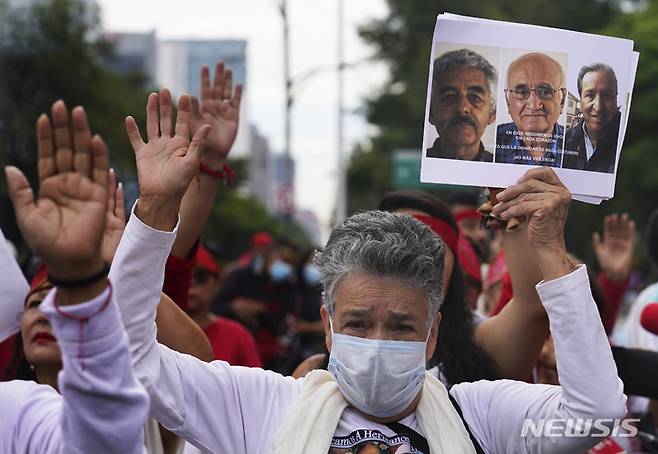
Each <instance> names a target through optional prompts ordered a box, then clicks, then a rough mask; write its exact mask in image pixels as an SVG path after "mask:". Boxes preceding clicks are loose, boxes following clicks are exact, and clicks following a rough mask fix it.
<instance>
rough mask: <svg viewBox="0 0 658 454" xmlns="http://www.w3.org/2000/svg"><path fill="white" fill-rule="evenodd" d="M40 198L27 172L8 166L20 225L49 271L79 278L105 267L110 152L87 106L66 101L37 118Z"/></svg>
mask: <svg viewBox="0 0 658 454" xmlns="http://www.w3.org/2000/svg"><path fill="white" fill-rule="evenodd" d="M37 140H38V156H39V157H38V159H39V161H38V169H39V186H40V187H39V197H38V199H36V200H35V197H34V193H33V192H32V189H31V188H30V184H29V183H28V181H27V179H26V178H25V175H23V173H22V172H21V171H20V170H18V169H17V168H15V167H6V168H5V172H6V176H7V184H8V187H9V195H10V197H11V200H12V202H13V204H14V209H15V211H16V219H17V221H18V226H19V228H20V230H21V233H22V234H23V237H24V238H25V241H27V244H28V246H29V247H30V249H31V250H32V252H33V253H34V254H35V255H37V256H39V257H41V258H42V259H43V261H44V262H45V263H46V265H47V266H48V268H49V271H50V274H51V275H52V276H54V277H55V278H57V279H61V280H76V279H79V278H81V277H86V276H89V275H93V274H94V273H97V272H99V271H100V270H102V269H103V266H104V265H103V259H102V257H101V254H100V247H101V239H102V236H103V231H104V228H105V211H106V206H107V178H108V162H109V159H108V153H107V147H106V146H105V143H104V142H103V140H102V139H101V138H100V137H99V136H98V135H95V136H93V137H92V135H91V131H90V129H89V124H88V122H87V116H86V114H85V111H84V109H83V108H82V107H76V108H75V109H73V111H72V112H71V118H70V119H69V114H68V111H67V108H66V105H65V104H64V102H63V101H57V102H56V103H55V104H53V107H52V125H51V122H50V120H49V119H48V117H47V116H46V114H43V115H41V117H39V119H38V120H37Z"/></svg>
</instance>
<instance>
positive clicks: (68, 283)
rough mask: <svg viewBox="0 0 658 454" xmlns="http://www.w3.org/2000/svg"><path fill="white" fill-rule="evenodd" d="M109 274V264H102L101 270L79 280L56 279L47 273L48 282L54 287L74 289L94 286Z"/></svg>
mask: <svg viewBox="0 0 658 454" xmlns="http://www.w3.org/2000/svg"><path fill="white" fill-rule="evenodd" d="M109 272H110V264H109V263H107V262H104V263H103V269H102V270H100V271H99V272H97V273H96V274H92V275H91V276H86V277H82V278H80V279H71V280H67V279H57V278H56V277H54V276H53V275H52V274H50V273H48V281H50V283H51V284H53V285H54V286H55V287H61V288H76V287H85V286H87V285H91V284H94V283H96V282H98V281H100V280H101V279H105V278H106V277H107V275H108V274H109Z"/></svg>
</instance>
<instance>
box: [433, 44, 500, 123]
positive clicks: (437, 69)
mask: <svg viewBox="0 0 658 454" xmlns="http://www.w3.org/2000/svg"><path fill="white" fill-rule="evenodd" d="M455 66H465V67H467V68H478V69H479V70H481V71H482V72H483V73H484V77H485V78H486V79H487V82H489V92H490V93H491V109H492V110H493V109H495V108H496V87H497V85H498V71H496V68H494V66H493V65H492V64H491V63H489V62H488V61H487V59H486V58H484V57H483V56H482V55H480V54H478V53H477V52H475V51H473V50H470V49H459V50H452V51H450V52H446V53H445V54H443V55H441V56H440V57H438V58H437V59H435V60H434V66H433V68H432V93H434V91H435V90H436V89H437V88H438V87H437V83H438V80H439V77H441V74H443V73H444V72H446V71H448V70H450V69H452V68H454V67H455Z"/></svg>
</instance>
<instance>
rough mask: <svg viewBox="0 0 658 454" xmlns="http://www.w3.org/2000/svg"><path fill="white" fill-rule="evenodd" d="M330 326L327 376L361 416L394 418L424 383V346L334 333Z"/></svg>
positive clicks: (425, 343) (415, 343)
mask: <svg viewBox="0 0 658 454" xmlns="http://www.w3.org/2000/svg"><path fill="white" fill-rule="evenodd" d="M329 320H330V325H331V339H332V341H331V354H330V355H329V368H328V369H329V372H331V373H332V374H333V375H334V377H335V378H336V381H337V382H338V387H339V388H340V390H341V392H342V393H343V396H345V399H347V401H348V402H349V403H351V404H352V405H353V406H355V407H356V408H358V409H359V410H361V411H362V412H363V413H365V414H367V415H371V416H375V417H380V418H388V417H391V416H395V415H398V414H400V413H402V412H403V411H404V410H406V409H407V408H408V407H409V405H411V403H412V402H413V400H414V399H415V398H416V396H417V395H418V393H419V392H420V390H421V388H422V387H423V383H424V381H425V366H426V358H425V354H426V348H427V340H428V339H429V336H430V333H431V329H430V331H429V332H428V334H427V339H425V342H422V341H419V342H413V341H394V340H375V339H364V338H361V337H355V336H348V335H346V334H339V333H336V332H334V328H333V322H331V319H329Z"/></svg>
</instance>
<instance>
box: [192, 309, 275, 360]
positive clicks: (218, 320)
mask: <svg viewBox="0 0 658 454" xmlns="http://www.w3.org/2000/svg"><path fill="white" fill-rule="evenodd" d="M202 329H203V332H204V333H206V337H208V340H209V341H210V345H211V346H212V351H213V353H214V355H215V359H221V360H222V361H226V362H227V363H229V364H231V365H232V366H247V367H263V363H262V362H261V360H260V356H259V355H258V348H256V341H254V337H253V336H252V335H251V333H250V332H249V331H248V330H247V328H245V327H244V326H242V325H241V324H239V323H238V322H235V321H233V320H229V319H228V318H224V317H215V318H214V320H213V322H212V323H210V324H209V325H206V326H204V327H203V328H202Z"/></svg>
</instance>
